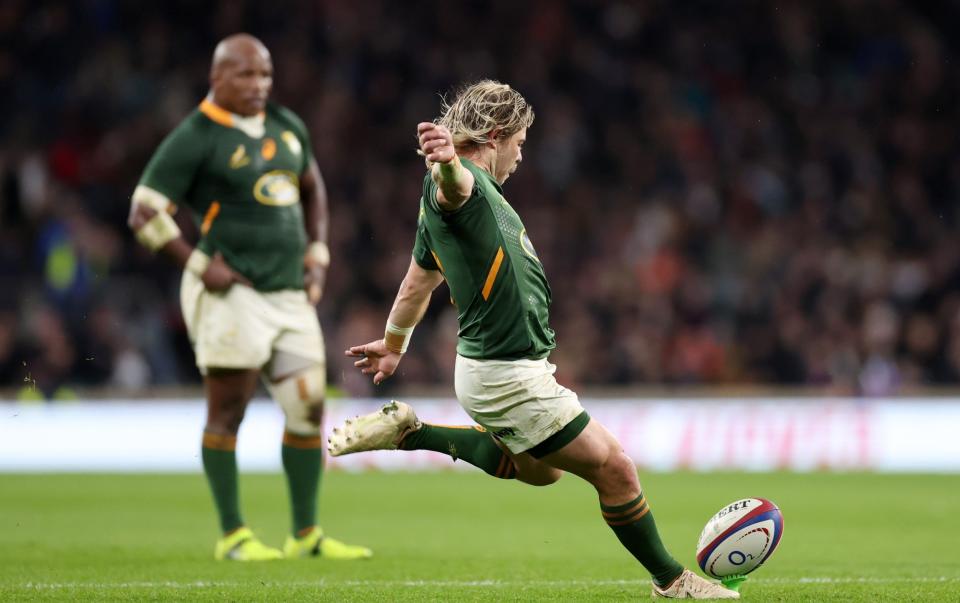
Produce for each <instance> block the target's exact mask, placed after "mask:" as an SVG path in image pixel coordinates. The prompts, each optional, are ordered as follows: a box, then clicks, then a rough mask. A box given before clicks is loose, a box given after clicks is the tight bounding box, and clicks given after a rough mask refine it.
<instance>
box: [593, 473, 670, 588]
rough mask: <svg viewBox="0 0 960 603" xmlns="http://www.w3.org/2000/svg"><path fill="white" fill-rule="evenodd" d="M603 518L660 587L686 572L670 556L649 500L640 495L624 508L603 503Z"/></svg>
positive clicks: (601, 506) (623, 506) (601, 507)
mask: <svg viewBox="0 0 960 603" xmlns="http://www.w3.org/2000/svg"><path fill="white" fill-rule="evenodd" d="M600 510H601V511H602V512H603V519H604V520H605V521H606V522H607V524H608V525H609V526H610V527H611V528H612V529H613V533H614V534H616V535H617V538H619V539H620V542H621V543H622V544H623V546H624V547H625V548H626V549H627V550H628V551H630V554H631V555H633V556H634V557H636V558H637V561H639V562H640V564H641V565H643V567H645V568H646V569H647V571H648V572H650V575H651V576H653V581H654V582H656V583H657V586H664V585H666V584H670V582H671V581H673V579H674V578H676V577H677V576H679V575H680V574H681V573H682V572H683V566H682V565H680V564H679V563H677V561H676V559H674V558H673V557H672V556H670V553H668V552H667V549H666V547H665V546H663V542H662V541H661V540H660V534H659V533H657V524H656V522H654V521H653V513H651V512H650V507H649V506H648V505H647V500H646V498H644V496H643V492H641V493H640V496H638V497H637V498H635V499H633V500H632V501H630V502H628V503H625V504H622V505H604V504H602V503H601V504H600Z"/></svg>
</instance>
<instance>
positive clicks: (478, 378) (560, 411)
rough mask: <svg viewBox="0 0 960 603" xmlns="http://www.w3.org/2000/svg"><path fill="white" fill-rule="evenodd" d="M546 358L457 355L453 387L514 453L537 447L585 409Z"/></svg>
mask: <svg viewBox="0 0 960 603" xmlns="http://www.w3.org/2000/svg"><path fill="white" fill-rule="evenodd" d="M555 370H556V367H554V366H553V365H552V364H550V363H549V362H547V361H546V360H518V361H490V360H474V359H470V358H464V357H462V356H457V363H456V369H455V372H454V386H455V389H456V393H457V400H458V401H459V402H460V405H461V407H463V409H464V411H465V412H466V413H467V414H468V415H470V417H471V418H472V419H473V420H474V421H476V422H477V423H479V424H480V425H482V426H483V427H484V428H486V430H487V431H489V432H490V434H491V435H493V436H494V438H496V439H497V440H498V441H499V442H501V443H503V444H504V445H505V446H506V447H507V448H508V449H509V450H510V451H511V452H513V453H514V454H519V453H522V452H526V451H528V450H530V449H532V448H535V447H536V446H537V445H538V444H541V443H542V442H544V441H545V440H547V439H548V438H550V437H551V436H553V435H555V434H557V433H558V432H560V431H562V430H563V429H564V427H566V426H567V425H568V424H569V423H570V422H571V421H573V419H575V418H576V417H577V416H578V415H580V414H581V413H582V412H583V407H582V406H581V405H580V401H579V399H578V398H577V395H576V394H575V393H574V392H572V391H570V390H569V389H567V388H565V387H563V386H561V385H559V384H558V383H557V381H556V379H554V377H553V373H554V371H555Z"/></svg>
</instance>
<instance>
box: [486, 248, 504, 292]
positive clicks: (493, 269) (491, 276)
mask: <svg viewBox="0 0 960 603" xmlns="http://www.w3.org/2000/svg"><path fill="white" fill-rule="evenodd" d="M502 263H503V247H497V257H495V258H493V265H492V266H490V272H488V273H487V282H485V283H484V284H483V291H482V293H483V300H484V301H486V300H488V299H490V291H491V290H492V289H493V281H495V280H497V273H498V272H500V264H502Z"/></svg>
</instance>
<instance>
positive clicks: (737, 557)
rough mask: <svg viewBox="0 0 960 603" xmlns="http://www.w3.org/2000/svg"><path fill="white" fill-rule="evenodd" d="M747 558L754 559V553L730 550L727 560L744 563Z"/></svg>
mask: <svg viewBox="0 0 960 603" xmlns="http://www.w3.org/2000/svg"><path fill="white" fill-rule="evenodd" d="M747 559H750V560H751V561H752V560H753V555H751V554H750V553H743V552H741V551H730V554H729V555H727V561H729V562H730V563H731V564H732V565H743V564H744V563H746V561H747Z"/></svg>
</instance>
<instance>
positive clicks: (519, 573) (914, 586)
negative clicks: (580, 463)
mask: <svg viewBox="0 0 960 603" xmlns="http://www.w3.org/2000/svg"><path fill="white" fill-rule="evenodd" d="M641 477H642V481H643V483H644V486H645V490H646V492H647V495H648V497H649V499H650V501H651V503H652V508H653V511H654V513H655V515H656V518H657V522H658V524H659V526H660V530H661V533H662V534H663V536H664V538H665V540H666V542H667V544H668V546H669V547H670V549H671V550H672V551H674V554H675V555H676V556H677V557H678V558H679V559H680V560H681V561H682V562H683V563H685V564H688V565H689V566H691V567H693V566H695V560H694V548H695V546H696V540H697V537H698V535H699V532H700V529H701V528H702V527H703V524H704V523H705V522H706V520H707V519H708V518H709V517H710V516H711V515H712V514H713V513H714V512H715V511H717V510H718V509H719V508H720V507H721V506H722V505H724V504H725V503H728V502H730V501H732V500H734V499H736V498H739V497H744V496H763V497H766V498H770V499H772V500H773V501H775V502H776V503H777V504H778V505H780V507H781V508H782V509H783V513H784V518H785V519H784V520H785V532H784V537H783V541H782V542H781V545H780V549H779V550H778V551H777V552H776V553H775V554H774V555H773V557H772V558H771V559H770V560H769V561H768V563H767V564H766V565H765V566H763V567H761V568H760V569H759V570H757V571H756V572H755V573H754V574H752V575H751V577H750V580H749V581H748V582H747V583H746V584H745V585H744V586H743V589H742V593H743V599H744V600H746V601H871V602H872V601H958V600H960V554H958V552H957V551H958V545H957V537H958V535H960V530H958V528H957V517H958V515H960V487H958V481H957V477H956V476H925V475H891V476H884V475H867V474H806V475H803V474H801V475H797V474H741V473H735V474H691V473H678V474H650V475H642V476H641ZM241 490H242V497H243V502H244V510H245V516H246V520H247V522H248V523H249V525H251V527H253V528H254V529H256V530H257V531H258V533H259V535H260V536H261V537H262V538H263V539H264V540H265V541H266V542H268V543H271V544H274V545H279V544H280V543H281V542H282V540H283V538H284V536H285V533H286V529H287V522H288V514H287V499H286V492H285V489H284V482H283V478H282V476H280V475H243V476H242V479H241ZM322 500H323V502H322V517H323V524H324V527H325V528H326V530H327V532H328V533H330V534H331V535H335V536H337V537H339V538H341V539H343V540H346V541H348V542H356V543H362V544H366V545H369V546H371V547H372V548H373V549H374V550H375V557H374V558H373V559H372V560H369V561H359V562H331V561H325V560H323V559H309V560H302V561H278V562H272V563H266V564H255V565H254V564H237V563H218V562H215V561H213V559H212V551H213V543H214V540H215V538H216V536H217V533H216V525H215V520H214V516H213V508H212V503H211V502H210V500H209V498H208V494H207V490H206V484H205V482H204V479H203V476H201V475H0V600H3V601H32V600H62V601H66V600H69V601H76V600H91V601H117V600H154V601H170V600H182V601H318V600H319V601H635V600H643V599H647V598H649V596H650V587H649V581H648V579H647V577H646V575H645V573H644V572H643V571H642V569H641V568H640V567H639V566H638V565H636V563H635V562H633V560H632V558H631V557H629V555H628V554H627V553H626V552H625V551H624V550H622V549H621V548H620V546H619V543H618V542H617V541H616V539H615V537H614V535H613V534H612V532H610V531H609V529H608V528H607V527H606V525H605V524H604V523H603V521H602V520H601V519H600V516H599V511H598V509H597V503H596V498H595V495H594V493H593V491H592V489H591V488H590V487H589V486H587V485H586V484H584V483H582V482H579V481H578V480H577V479H575V478H573V477H571V476H566V477H565V478H564V479H563V480H561V481H560V482H559V483H558V484H556V485H553V486H550V487H549V488H533V487H529V486H524V485H522V484H519V483H516V482H504V481H498V480H494V479H491V478H489V477H486V476H484V475H483V474H481V473H480V472H478V471H476V472H469V473H459V472H442V473H423V474H383V473H367V474H360V475H352V474H344V473H336V472H334V473H330V474H328V475H327V476H326V478H325V483H324V492H323V496H322Z"/></svg>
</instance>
